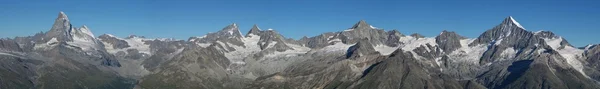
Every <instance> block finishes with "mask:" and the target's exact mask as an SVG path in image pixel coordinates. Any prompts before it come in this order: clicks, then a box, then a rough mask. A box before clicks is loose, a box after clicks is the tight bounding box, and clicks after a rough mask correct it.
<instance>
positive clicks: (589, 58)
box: [583, 44, 600, 81]
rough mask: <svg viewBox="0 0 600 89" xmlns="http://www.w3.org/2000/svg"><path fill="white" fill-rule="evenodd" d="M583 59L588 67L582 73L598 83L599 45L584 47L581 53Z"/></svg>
mask: <svg viewBox="0 0 600 89" xmlns="http://www.w3.org/2000/svg"><path fill="white" fill-rule="evenodd" d="M583 56H584V57H585V62H587V63H586V65H587V66H588V67H586V68H585V69H584V72H585V73H586V74H588V76H589V77H591V78H592V79H594V80H596V81H599V80H600V47H599V44H596V45H590V46H589V47H586V50H585V52H584V53H583Z"/></svg>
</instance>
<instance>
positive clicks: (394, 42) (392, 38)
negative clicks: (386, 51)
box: [385, 29, 404, 47]
mask: <svg viewBox="0 0 600 89" xmlns="http://www.w3.org/2000/svg"><path fill="white" fill-rule="evenodd" d="M387 33H388V37H387V41H385V44H386V45H387V46H390V47H397V46H399V45H400V44H402V42H400V38H401V37H404V34H402V33H400V32H399V31H398V30H396V29H394V30H392V31H388V32H387Z"/></svg>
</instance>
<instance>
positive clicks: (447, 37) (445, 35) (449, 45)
mask: <svg viewBox="0 0 600 89" xmlns="http://www.w3.org/2000/svg"><path fill="white" fill-rule="evenodd" d="M462 39H466V38H465V37H463V36H460V35H458V34H456V33H455V32H448V31H446V30H444V31H442V33H441V34H440V35H439V36H437V37H435V42H436V43H437V44H439V45H440V48H441V49H442V50H444V51H445V52H452V51H454V50H456V49H458V48H460V47H461V45H460V40H462Z"/></svg>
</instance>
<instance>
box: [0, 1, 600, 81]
mask: <svg viewBox="0 0 600 89" xmlns="http://www.w3.org/2000/svg"><path fill="white" fill-rule="evenodd" d="M239 29H240V28H238V26H237V24H235V23H233V24H230V25H227V26H225V27H224V28H223V29H222V30H220V31H218V32H214V33H208V34H205V35H203V36H197V37H190V38H189V39H188V40H176V39H169V38H158V39H150V38H145V37H143V36H136V35H131V36H129V37H124V38H121V37H117V36H114V35H110V34H103V35H100V36H94V34H93V33H92V31H91V29H90V28H88V27H87V26H85V25H84V26H80V27H75V26H72V25H71V23H70V21H69V19H68V17H67V15H66V14H65V13H64V12H60V13H59V15H58V18H56V20H55V22H54V25H52V28H51V29H50V30H49V31H47V32H41V33H37V34H35V35H33V36H27V37H15V38H3V39H0V60H2V61H0V88H1V89H309V88H318V89H350V88H351V89H356V88H360V89H392V88H400V89H517V88H518V89H600V82H598V81H600V61H599V60H600V47H598V45H599V44H595V45H588V46H585V47H574V46H573V45H571V44H569V42H568V41H567V40H566V39H564V38H562V37H561V36H559V35H557V34H555V33H553V32H550V31H537V32H533V31H528V30H526V29H525V28H524V27H523V26H521V24H519V23H518V22H517V21H516V20H515V19H514V18H513V17H510V16H509V17H507V18H506V19H504V20H503V21H502V22H501V23H500V24H498V25H497V26H495V27H491V28H490V29H488V30H486V31H485V32H483V33H482V34H481V35H479V36H478V37H476V38H468V37H464V36H461V35H459V34H458V33H455V32H452V31H442V32H440V34H439V35H438V36H435V37H425V36H422V35H420V34H411V35H405V34H402V33H401V31H399V30H388V31H386V30H384V29H381V28H376V27H374V26H372V25H370V24H368V23H367V22H366V21H364V20H360V21H359V22H357V23H356V24H354V25H353V26H352V27H350V28H348V29H347V30H343V31H338V32H327V33H322V34H319V35H317V36H314V37H306V36H305V37H303V38H301V39H292V38H286V37H285V36H283V35H281V34H279V33H278V32H277V31H276V30H272V29H268V30H263V29H260V27H259V26H258V25H254V26H253V27H252V28H250V30H249V31H248V32H247V33H246V34H245V35H244V34H242V32H240V30H239Z"/></svg>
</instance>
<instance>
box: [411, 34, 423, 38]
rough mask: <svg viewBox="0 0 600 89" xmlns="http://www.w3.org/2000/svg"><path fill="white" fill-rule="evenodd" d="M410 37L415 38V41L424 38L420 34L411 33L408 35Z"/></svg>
mask: <svg viewBox="0 0 600 89" xmlns="http://www.w3.org/2000/svg"><path fill="white" fill-rule="evenodd" d="M410 36H412V37H415V38H417V39H418V38H425V36H423V35H421V34H419V33H413V34H410Z"/></svg>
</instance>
